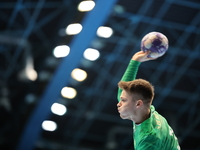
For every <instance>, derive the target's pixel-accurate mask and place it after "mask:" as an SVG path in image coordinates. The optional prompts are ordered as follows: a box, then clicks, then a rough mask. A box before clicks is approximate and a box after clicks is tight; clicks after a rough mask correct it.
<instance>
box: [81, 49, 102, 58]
mask: <svg viewBox="0 0 200 150" xmlns="http://www.w3.org/2000/svg"><path fill="white" fill-rule="evenodd" d="M83 56H84V58H85V59H88V60H91V61H95V60H96V59H98V58H99V56H100V53H99V51H98V50H96V49H92V48H87V49H86V50H85V51H84V53H83Z"/></svg>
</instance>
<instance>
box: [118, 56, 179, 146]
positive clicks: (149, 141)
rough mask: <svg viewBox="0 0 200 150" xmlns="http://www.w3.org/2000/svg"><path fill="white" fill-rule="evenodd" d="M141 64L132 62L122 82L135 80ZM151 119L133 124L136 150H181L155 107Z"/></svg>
mask: <svg viewBox="0 0 200 150" xmlns="http://www.w3.org/2000/svg"><path fill="white" fill-rule="evenodd" d="M139 65H140V62H138V61H134V60H131V61H130V63H129V65H128V67H127V69H126V71H125V73H124V75H123V77H122V79H121V80H122V81H132V80H135V78H136V74H137V71H138V68H139ZM121 92H122V89H120V88H119V89H118V101H120V95H121ZM150 110H151V114H150V118H148V119H147V120H145V121H144V122H142V123H141V124H139V125H136V124H134V123H133V135H134V136H133V138H134V149H135V150H180V146H179V143H178V140H177V138H176V136H175V134H174V132H173V130H172V128H171V127H170V126H169V124H168V123H167V121H166V119H165V118H164V117H163V116H161V115H160V114H159V113H158V112H157V111H155V108H154V106H153V105H151V107H150Z"/></svg>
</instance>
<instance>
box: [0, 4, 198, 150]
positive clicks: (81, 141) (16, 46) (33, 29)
mask: <svg viewBox="0 0 200 150" xmlns="http://www.w3.org/2000/svg"><path fill="white" fill-rule="evenodd" d="M99 1H104V3H105V7H106V6H107V3H108V1H106V0H99ZM80 2H81V0H1V2H0V115H1V117H0V119H1V120H0V149H5V150H7V149H15V148H16V147H17V145H19V143H20V140H19V139H21V138H22V135H23V133H24V130H25V128H26V126H27V125H28V122H29V120H31V117H32V116H34V114H33V113H35V112H36V110H37V108H38V107H39V105H42V104H41V101H42V100H43V96H42V95H44V93H46V91H47V90H48V87H51V89H55V91H57V90H61V89H59V87H56V86H53V87H52V85H55V84H52V85H51V81H52V78H53V77H54V74H55V72H56V71H57V70H61V69H63V70H65V69H66V70H67V69H68V68H70V66H71V65H73V63H74V61H75V60H76V61H77V62H79V63H77V66H76V67H77V68H81V69H83V70H85V71H86V72H87V74H88V77H87V79H86V80H85V81H83V82H77V81H75V80H73V79H71V78H70V77H69V75H66V74H63V75H62V76H63V77H65V76H66V78H67V83H66V86H69V87H73V88H74V89H76V91H77V96H76V97H75V98H74V99H67V98H63V97H62V96H59V97H58V98H56V99H53V98H52V99H51V97H50V99H49V101H51V102H53V101H54V102H58V103H61V104H64V105H65V106H66V108H67V113H66V114H65V115H63V116H57V115H54V114H52V113H51V112H50V108H49V113H50V114H49V115H48V117H46V118H45V119H46V120H53V121H55V122H56V123H57V126H58V128H57V129H56V130H55V131H53V132H49V131H44V130H42V129H41V131H40V132H39V136H37V138H36V139H35V140H34V143H33V147H34V149H35V150H132V149H133V144H132V143H133V139H132V138H133V137H132V123H131V122H130V121H125V120H122V119H121V118H120V117H119V114H118V112H117V109H116V104H117V99H116V95H117V83H118V81H119V80H120V79H121V76H122V74H123V73H124V71H125V69H126V66H127V64H128V62H129V61H130V59H131V56H132V55H133V54H134V53H135V52H137V51H139V50H140V41H141V39H142V37H143V36H144V35H145V34H147V33H149V32H151V31H158V32H162V33H163V34H165V35H166V36H167V37H168V39H169V49H168V51H167V53H166V54H165V55H164V56H163V57H161V58H159V59H157V60H153V61H150V62H144V63H142V64H141V66H140V68H139V71H138V75H137V77H138V78H144V79H147V80H149V81H150V82H151V83H152V84H153V85H154V86H155V92H156V96H155V100H154V102H153V104H154V106H155V107H156V109H157V111H158V112H160V113H161V114H162V115H163V116H165V117H166V118H167V120H168V122H169V124H170V125H171V126H172V128H173V129H174V131H175V133H176V135H177V137H178V139H179V142H180V145H181V148H182V149H183V150H199V149H200V144H199V139H200V128H199V126H200V1H199V0H118V1H116V3H115V4H113V6H112V7H111V9H110V12H109V13H108V14H107V16H106V18H105V20H104V22H103V21H102V22H103V24H101V25H104V26H108V27H111V28H112V29H113V31H114V33H113V35H112V36H111V37H110V38H100V37H98V36H95V37H93V38H92V39H91V40H90V44H88V45H87V47H90V48H95V49H98V50H99V51H100V57H99V58H98V59H97V60H96V61H88V60H85V59H84V58H82V57H81V58H79V57H77V58H76V55H75V57H74V61H73V60H72V61H71V62H70V63H69V64H67V65H66V67H63V66H62V67H59V66H60V64H62V61H63V59H67V57H68V56H67V57H66V58H63V59H61V58H55V57H54V56H53V55H52V50H53V49H54V48H55V47H56V46H58V45H70V44H71V42H72V40H73V39H75V38H76V36H72V35H66V34H64V32H63V31H64V30H65V28H66V27H67V26H68V25H69V24H71V23H82V22H83V21H84V19H85V18H86V16H87V15H88V13H92V11H91V12H87V13H86V12H79V11H78V10H77V5H78V4H79V3H80ZM101 3H102V2H101ZM110 5H111V4H110ZM95 7H97V5H96V6H95ZM105 7H102V8H101V11H102V12H104V9H105ZM94 10H95V8H94ZM107 11H108V10H107ZM102 15H103V13H102ZM96 16H97V17H96V18H95V19H93V20H92V21H90V24H91V28H92V26H93V25H94V26H95V23H96V22H98V21H99V18H101V14H99V13H98V14H96ZM104 16H105V14H104ZM88 36H89V32H88ZM88 36H87V34H86V35H85V37H84V38H85V39H87V38H88ZM84 38H83V39H84ZM76 44H77V45H79V43H76ZM78 55H79V56H80V54H78V53H77V56H78ZM81 55H82V54H81ZM77 59H78V60H77ZM30 66H31V67H34V69H35V70H36V72H37V74H38V78H37V80H35V81H28V80H27V79H26V78H25V76H23V75H24V73H23V71H24V70H25V69H26V68H27V67H30ZM62 82H63V80H60V81H59V83H62ZM59 83H58V84H59ZM64 84H65V83H64ZM50 104H51V103H50V102H49V103H48V104H47V106H48V105H50ZM44 112H45V109H44ZM41 115H42V113H41ZM37 118H40V115H38V116H36V120H37ZM36 126H37V124H36ZM39 126H41V125H39ZM33 131H34V128H33ZM29 136H30V137H29V138H28V139H26V140H29V139H30V141H31V140H32V137H31V135H29Z"/></svg>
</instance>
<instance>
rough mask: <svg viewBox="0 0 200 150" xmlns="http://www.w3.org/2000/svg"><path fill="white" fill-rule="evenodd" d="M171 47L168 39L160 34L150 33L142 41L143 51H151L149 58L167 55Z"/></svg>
mask: <svg viewBox="0 0 200 150" xmlns="http://www.w3.org/2000/svg"><path fill="white" fill-rule="evenodd" d="M168 47H169V42H168V39H167V37H166V36H165V35H164V34H162V33H160V32H150V33H148V34H146V35H145V36H144V37H143V38H142V40H141V50H142V51H144V52H146V51H148V50H150V51H151V52H150V53H149V55H148V57H150V58H158V57H161V56H163V55H164V54H165V52H166V51H167V49H168Z"/></svg>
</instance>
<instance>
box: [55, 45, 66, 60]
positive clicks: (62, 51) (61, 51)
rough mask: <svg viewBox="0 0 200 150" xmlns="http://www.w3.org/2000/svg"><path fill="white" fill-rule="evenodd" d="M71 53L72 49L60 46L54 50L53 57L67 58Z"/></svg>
mask: <svg viewBox="0 0 200 150" xmlns="http://www.w3.org/2000/svg"><path fill="white" fill-rule="evenodd" d="M69 52H70V48H69V46H67V45H60V46H57V47H55V48H54V50H53V55H54V56H55V57H56V58H60V57H66V56H67V55H69Z"/></svg>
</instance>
